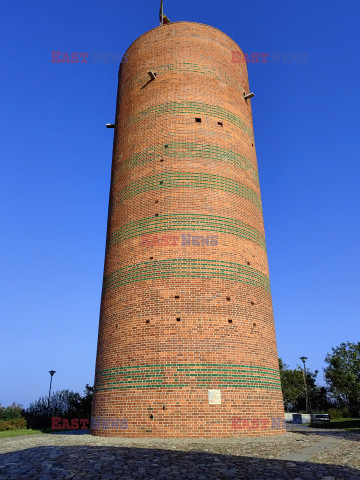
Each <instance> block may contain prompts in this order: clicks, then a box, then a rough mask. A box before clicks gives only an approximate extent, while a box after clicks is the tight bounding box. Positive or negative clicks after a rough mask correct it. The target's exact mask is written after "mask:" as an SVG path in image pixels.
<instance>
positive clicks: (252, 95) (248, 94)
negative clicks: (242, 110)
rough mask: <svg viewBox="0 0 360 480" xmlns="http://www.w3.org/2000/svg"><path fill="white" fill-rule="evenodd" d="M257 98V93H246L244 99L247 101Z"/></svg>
mask: <svg viewBox="0 0 360 480" xmlns="http://www.w3.org/2000/svg"><path fill="white" fill-rule="evenodd" d="M252 97H255V93H253V92H250V93H244V98H245V100H248V99H249V98H252Z"/></svg>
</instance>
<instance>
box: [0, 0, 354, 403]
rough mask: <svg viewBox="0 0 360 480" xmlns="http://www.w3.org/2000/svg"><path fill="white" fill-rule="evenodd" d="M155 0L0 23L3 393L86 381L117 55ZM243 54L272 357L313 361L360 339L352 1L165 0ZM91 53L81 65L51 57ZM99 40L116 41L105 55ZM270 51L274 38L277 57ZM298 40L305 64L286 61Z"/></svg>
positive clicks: (151, 14)
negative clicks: (261, 58) (98, 57)
mask: <svg viewBox="0 0 360 480" xmlns="http://www.w3.org/2000/svg"><path fill="white" fill-rule="evenodd" d="M158 9H159V2H158V1H149V0H147V1H145V0H139V1H138V2H136V3H135V2H125V1H120V0H88V1H86V2H85V1H83V0H78V1H76V2H74V1H69V0H63V1H62V2H61V3H56V2H55V3H54V2H48V1H43V0H35V1H31V2H29V1H24V0H19V1H17V2H6V3H4V4H3V5H2V18H1V20H0V28H1V32H2V37H3V48H2V49H1V51H0V64H1V66H2V72H1V89H0V96H1V105H2V114H1V116H0V155H1V156H0V158H1V162H2V166H1V173H2V183H1V187H2V188H1V190H0V195H1V207H2V208H1V226H2V235H1V237H0V248H1V269H2V276H1V320H2V321H1V330H0V354H1V362H0V403H1V404H2V405H8V404H10V403H11V402H13V401H16V402H20V403H22V404H24V405H25V406H27V405H28V404H29V402H31V401H32V400H35V399H36V398H38V397H39V396H40V395H46V393H47V389H48V383H49V374H48V370H50V369H54V370H56V371H57V373H56V375H55V377H54V383H53V385H54V388H55V389H64V388H70V389H74V390H77V391H81V390H82V389H83V388H84V386H85V384H86V383H90V384H92V383H93V378H94V366H95V354H96V341H97V328H98V314H99V303H100V293H101V282H102V269H103V259H104V246H105V233H106V220H107V203H108V191H109V182H110V166H111V154H112V140H113V130H107V129H105V123H108V122H112V121H113V120H114V111H115V99H116V88H117V69H118V59H119V58H121V56H122V55H123V53H124V52H125V51H126V49H127V47H128V46H129V45H130V43H131V42H132V41H133V40H135V39H136V38H137V37H138V36H139V35H140V34H142V33H144V32H145V31H147V30H149V29H151V28H153V27H155V26H157V24H158ZM165 13H166V14H167V15H168V17H169V18H170V19H171V20H173V21H177V20H188V21H194V22H201V23H206V24H210V25H213V26H215V27H217V28H219V29H221V30H223V31H224V32H225V33H227V34H228V35H229V36H231V37H232V38H233V39H234V40H235V41H236V42H237V43H238V44H239V45H240V46H241V48H242V49H243V51H245V52H248V53H251V52H268V53H269V62H268V63H258V64H249V67H248V68H249V78H250V85H251V89H252V90H253V91H254V92H255V93H256V96H255V98H254V99H253V101H252V106H253V114H254V128H255V140H256V148H257V155H258V162H259V170H260V181H261V188H262V199H263V205H264V217H265V228H266V238H267V248H268V255H269V264H270V279H271V284H272V294H273V303H274V312H275V322H276V332H277V341H278V350H279V355H280V356H281V357H282V358H283V360H284V361H285V362H286V363H288V364H289V365H290V366H292V367H295V366H296V365H298V364H299V361H298V357H299V356H300V355H306V356H308V357H309V361H308V363H309V367H310V368H312V369H319V370H321V369H322V367H323V366H324V357H325V355H326V353H327V352H329V351H330V350H331V347H332V346H336V345H338V344H339V343H340V342H342V341H347V340H349V341H354V342H357V341H359V310H358V298H359V274H358V272H359V254H358V246H359V236H360V235H359V233H360V226H359V215H358V207H359V186H358V182H359V181H358V178H359V173H360V167H359V165H360V162H359V160H360V158H359V145H358V139H359V120H358V116H359V114H358V110H359V97H360V94H359V91H360V90H359V73H360V72H359V56H358V49H357V47H358V43H359V42H358V36H357V31H358V20H357V19H358V18H359V14H360V6H359V4H358V3H357V2H355V1H348V2H346V6H345V5H343V4H341V3H339V2H338V1H334V0H327V1H325V0H317V1H316V2H313V1H309V0H303V1H302V2H295V1H294V0H286V1H285V0H281V1H280V0H274V1H273V2H268V1H264V0H254V1H253V2H251V3H243V2H240V1H226V2H221V3H219V2H215V1H213V0H197V1H190V0H182V1H181V2H180V1H177V2H175V1H174V0H165ZM52 51H61V52H67V53H69V54H70V53H72V52H87V53H89V61H88V63H77V64H75V63H74V64H66V63H64V64H58V63H52V62H51V52H52ZM93 52H102V53H110V54H112V55H111V56H110V59H109V61H107V62H104V61H101V62H99V61H92V60H94V56H93ZM273 52H282V53H281V56H280V59H281V61H277V59H278V57H276V56H275V54H274V53H273ZM297 53H305V54H306V56H307V57H305V58H307V61H306V62H290V63H287V62H285V61H284V59H285V58H286V57H285V55H286V54H297Z"/></svg>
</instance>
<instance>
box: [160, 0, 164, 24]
mask: <svg viewBox="0 0 360 480" xmlns="http://www.w3.org/2000/svg"><path fill="white" fill-rule="evenodd" d="M160 25H164V5H163V0H161V2H160Z"/></svg>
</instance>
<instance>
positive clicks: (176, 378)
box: [96, 363, 281, 391]
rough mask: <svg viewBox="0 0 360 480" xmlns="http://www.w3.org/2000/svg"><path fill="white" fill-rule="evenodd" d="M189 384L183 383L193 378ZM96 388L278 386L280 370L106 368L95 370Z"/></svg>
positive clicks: (180, 366) (208, 366)
mask: <svg viewBox="0 0 360 480" xmlns="http://www.w3.org/2000/svg"><path fill="white" fill-rule="evenodd" d="M194 380H195V382H196V383H195V384H194V383H192V384H190V383H184V382H190V381H192V382H193V381H194ZM96 385H97V387H96V390H98V391H102V390H112V389H114V390H116V389H118V390H120V389H128V388H181V387H184V386H190V385H192V386H195V387H198V388H214V387H215V386H217V387H225V386H226V387H231V388H266V389H280V388H281V384H280V377H279V372H278V371H276V370H274V369H269V368H268V369H266V368H261V367H254V366H251V365H245V366H244V365H238V366H237V365H225V364H224V365H216V364H214V365H212V364H176V363H175V364H174V363H170V364H160V365H158V364H155V365H139V366H132V367H130V368H129V367H120V368H113V369H107V370H106V371H102V372H99V373H98V380H97V383H96Z"/></svg>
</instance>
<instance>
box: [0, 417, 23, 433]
mask: <svg viewBox="0 0 360 480" xmlns="http://www.w3.org/2000/svg"><path fill="white" fill-rule="evenodd" d="M23 428H26V419H25V418H14V419H12V420H0V432H3V431H5V430H22V429H23Z"/></svg>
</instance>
